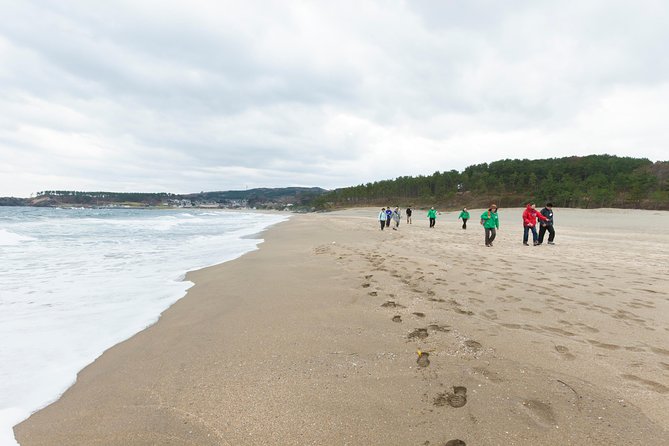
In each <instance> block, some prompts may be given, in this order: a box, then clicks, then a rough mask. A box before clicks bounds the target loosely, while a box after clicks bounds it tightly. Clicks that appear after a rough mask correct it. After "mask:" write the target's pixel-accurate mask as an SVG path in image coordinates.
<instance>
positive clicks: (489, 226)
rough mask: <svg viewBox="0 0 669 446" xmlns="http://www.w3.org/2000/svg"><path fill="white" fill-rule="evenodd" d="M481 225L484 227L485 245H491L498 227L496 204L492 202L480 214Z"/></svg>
mask: <svg viewBox="0 0 669 446" xmlns="http://www.w3.org/2000/svg"><path fill="white" fill-rule="evenodd" d="M481 225H482V226H483V229H485V245H486V246H487V247H489V248H490V247H492V242H493V241H495V237H496V236H497V230H498V229H499V216H498V215H497V206H496V205H494V204H492V205H490V208H489V209H488V210H487V211H485V212H484V213H483V214H481Z"/></svg>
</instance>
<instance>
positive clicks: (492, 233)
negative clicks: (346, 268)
mask: <svg viewBox="0 0 669 446" xmlns="http://www.w3.org/2000/svg"><path fill="white" fill-rule="evenodd" d="M412 213H413V212H412V210H411V208H407V209H406V216H407V224H411V223H412V220H411V215H412ZM437 214H438V212H437V210H436V209H435V208H434V207H431V208H430V209H429V210H428V211H427V218H428V220H429V222H430V228H434V227H435V225H436V222H437ZM458 219H460V220H462V229H465V230H466V229H467V221H468V220H469V219H470V215H469V211H468V210H467V208H463V209H462V211H461V212H460V215H459V216H458ZM400 220H401V211H400V208H399V206H398V207H396V208H395V209H394V210H391V209H390V207H388V208H382V209H381V212H380V213H379V222H380V224H381V230H382V231H383V229H384V228H389V227H390V225H391V221H393V222H394V226H393V230H397V229H398V228H399V226H400ZM522 220H523V245H525V246H529V242H528V241H529V234H530V232H532V243H533V245H534V246H538V245H541V244H543V242H544V237H545V235H546V232H548V244H549V245H554V244H555V242H554V240H555V228H554V227H553V204H552V203H546V206H545V207H544V208H543V209H542V210H541V211H537V209H536V204H535V203H529V204H528V205H527V206H526V207H525V210H524V211H523V215H522ZM537 220H539V222H540V223H539V233H538V234H537ZM481 226H483V230H484V233H485V239H484V240H485V245H486V246H487V247H492V244H493V242H494V241H495V237H497V230H498V229H499V216H498V214H497V205H495V204H491V205H490V207H489V208H488V210H487V211H485V212H483V214H481Z"/></svg>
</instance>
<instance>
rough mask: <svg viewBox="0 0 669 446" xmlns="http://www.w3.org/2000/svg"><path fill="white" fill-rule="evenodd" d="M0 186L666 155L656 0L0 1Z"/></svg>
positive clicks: (335, 174)
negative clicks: (600, 155)
mask: <svg viewBox="0 0 669 446" xmlns="http://www.w3.org/2000/svg"><path fill="white" fill-rule="evenodd" d="M0 15H1V17H2V20H0V87H1V88H0V196H6V195H15V196H28V195H29V194H30V193H32V192H36V191H40V190H45V189H76V190H114V191H166V192H177V193H185V192H198V191H201V190H226V189H243V188H245V187H249V188H251V187H262V186H268V187H281V186H289V185H300V186H321V187H326V188H334V187H340V186H348V185H354V184H359V183H364V182H368V181H374V180H379V179H386V178H394V177H397V176H400V175H418V174H431V173H432V172H434V171H435V170H440V171H443V170H451V169H458V170H461V169H463V168H464V167H466V166H467V165H470V164H474V163H481V162H490V161H495V160H498V159H503V158H545V157H559V156H568V155H585V154H591V153H609V154H616V155H623V156H636V157H647V158H650V159H651V160H654V161H655V160H667V159H669V156H668V154H669V150H668V144H669V125H667V116H669V58H667V57H666V51H667V50H666V44H667V42H669V2H666V1H663V0H658V1H611V0H607V1H589V0H584V1H578V2H577V1H574V2H555V1H514V2H501V1H466V2H465V1H455V0H453V1H448V0H435V1H391V0H384V1H381V0H380V1H366V2H358V1H356V2H353V1H351V2H347V1H339V2H328V1H322V2H318V1H275V2H272V1H244V2H242V1H237V2H226V1H220V0H215V1H204V0H196V1H194V0H190V1H188V2H186V1H165V0H163V1H147V0H133V1H103V0H99V1H90V0H82V1H29V0H16V1H11V0H0Z"/></svg>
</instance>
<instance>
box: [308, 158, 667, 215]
mask: <svg viewBox="0 0 669 446" xmlns="http://www.w3.org/2000/svg"><path fill="white" fill-rule="evenodd" d="M668 177H669V162H657V163H653V162H651V161H650V160H648V159H645V158H630V157H617V156H611V155H590V156H584V157H575V156H574V157H565V158H550V159H540V160H527V159H523V160H519V159H505V160H500V161H495V162H492V163H489V164H488V163H483V164H476V165H472V166H469V167H467V168H466V169H464V170H463V171H462V172H458V171H457V170H449V171H444V172H439V171H437V172H434V173H433V174H432V175H419V176H416V177H413V176H403V177H398V178H395V179H394V180H382V181H376V182H372V183H367V184H360V185H358V186H353V187H344V188H340V189H336V190H333V191H331V192H329V193H327V194H324V195H322V196H320V197H318V198H317V199H316V201H315V203H314V204H315V206H316V207H317V208H320V209H326V208H333V207H340V206H366V205H391V206H395V205H400V206H410V205H411V206H428V205H430V206H431V205H437V206H441V207H453V208H455V207H461V206H470V207H481V206H487V205H488V204H489V203H491V202H495V203H497V204H498V205H500V206H505V207H515V206H523V205H524V204H526V203H527V202H530V201H535V202H537V203H538V204H543V203H545V202H548V201H551V202H553V204H554V205H555V206H559V207H581V208H594V207H624V208H646V209H669V179H668Z"/></svg>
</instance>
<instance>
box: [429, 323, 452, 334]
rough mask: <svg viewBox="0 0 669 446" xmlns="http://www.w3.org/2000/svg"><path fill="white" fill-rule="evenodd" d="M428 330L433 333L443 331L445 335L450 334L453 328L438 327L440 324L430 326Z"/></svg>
mask: <svg viewBox="0 0 669 446" xmlns="http://www.w3.org/2000/svg"><path fill="white" fill-rule="evenodd" d="M427 329H428V330H432V331H441V332H443V333H448V332H449V331H451V328H450V327H449V326H447V325H438V324H430V325H428V326H427Z"/></svg>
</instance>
